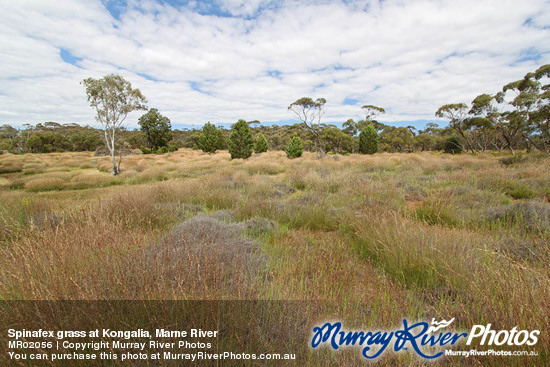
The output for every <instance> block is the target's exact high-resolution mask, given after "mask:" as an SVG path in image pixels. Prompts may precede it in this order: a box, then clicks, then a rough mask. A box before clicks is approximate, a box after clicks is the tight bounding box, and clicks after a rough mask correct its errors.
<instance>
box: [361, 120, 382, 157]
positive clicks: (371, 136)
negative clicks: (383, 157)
mask: <svg viewBox="0 0 550 367" xmlns="http://www.w3.org/2000/svg"><path fill="white" fill-rule="evenodd" d="M359 152H360V153H362V154H374V153H376V152H378V134H377V133H376V130H375V129H374V127H373V126H372V125H368V126H367V127H365V128H364V129H363V130H362V131H361V134H359Z"/></svg>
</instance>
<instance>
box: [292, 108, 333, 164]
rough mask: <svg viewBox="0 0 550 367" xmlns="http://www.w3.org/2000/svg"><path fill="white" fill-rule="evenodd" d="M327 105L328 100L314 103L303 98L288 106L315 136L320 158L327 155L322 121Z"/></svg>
mask: <svg viewBox="0 0 550 367" xmlns="http://www.w3.org/2000/svg"><path fill="white" fill-rule="evenodd" d="M325 103H327V100H326V99H324V98H317V99H316V100H315V101H314V100H313V99H311V98H309V97H302V98H300V99H298V100H296V101H294V102H292V103H291V104H290V106H288V109H289V110H291V111H292V112H294V113H295V114H296V116H298V118H299V119H300V121H302V123H303V124H304V126H305V127H306V128H307V129H308V130H309V131H310V132H311V133H312V134H313V136H314V138H315V149H316V150H317V152H318V154H319V155H320V156H323V155H324V154H325V151H324V147H323V144H322V142H321V130H322V128H321V119H322V117H323V115H324V114H325V109H324V106H325Z"/></svg>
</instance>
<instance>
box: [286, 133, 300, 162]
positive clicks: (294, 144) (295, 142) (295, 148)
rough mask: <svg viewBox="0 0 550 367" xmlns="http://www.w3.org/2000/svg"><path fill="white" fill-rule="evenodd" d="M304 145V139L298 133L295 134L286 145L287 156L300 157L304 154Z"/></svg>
mask: <svg viewBox="0 0 550 367" xmlns="http://www.w3.org/2000/svg"><path fill="white" fill-rule="evenodd" d="M303 150H304V146H303V145H302V139H300V137H299V136H298V135H294V136H293V137H292V138H291V139H290V142H289V143H288V146H287V147H286V156H287V157H288V158H298V157H301V156H302V152H303Z"/></svg>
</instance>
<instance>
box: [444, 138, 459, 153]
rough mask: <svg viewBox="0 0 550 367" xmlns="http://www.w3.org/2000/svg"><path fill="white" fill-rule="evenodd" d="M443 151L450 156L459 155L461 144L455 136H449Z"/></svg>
mask: <svg viewBox="0 0 550 367" xmlns="http://www.w3.org/2000/svg"><path fill="white" fill-rule="evenodd" d="M443 151H444V152H445V153H450V154H460V153H462V144H461V143H460V140H458V138H457V137H456V136H451V137H450V138H448V139H447V140H445V144H444V145H443Z"/></svg>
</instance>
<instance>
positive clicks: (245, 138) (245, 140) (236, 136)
mask: <svg viewBox="0 0 550 367" xmlns="http://www.w3.org/2000/svg"><path fill="white" fill-rule="evenodd" d="M253 147H254V139H253V138H252V131H250V126H248V123H247V122H246V121H245V120H239V121H237V122H236V123H235V124H234V125H233V127H232V128H231V135H230V136H229V153H230V154H231V159H235V158H244V159H246V158H248V157H250V156H251V155H252V148H253Z"/></svg>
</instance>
